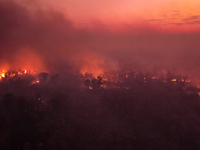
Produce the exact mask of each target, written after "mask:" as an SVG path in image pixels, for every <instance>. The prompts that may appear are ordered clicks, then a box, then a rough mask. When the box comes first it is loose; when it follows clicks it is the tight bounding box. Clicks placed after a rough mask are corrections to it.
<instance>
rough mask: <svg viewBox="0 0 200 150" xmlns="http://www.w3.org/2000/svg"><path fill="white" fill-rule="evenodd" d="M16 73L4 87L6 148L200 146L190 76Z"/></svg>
mask: <svg viewBox="0 0 200 150" xmlns="http://www.w3.org/2000/svg"><path fill="white" fill-rule="evenodd" d="M11 74H12V73H10V74H8V75H7V76H5V77H4V78H3V79H2V80H1V82H0V122H1V123H0V149H2V150H3V149H5V150H10V149H11V150H15V149H16V150H19V149H20V150H94V149H95V150H133V149H138V150H155V149H162V150H169V149H170V150H176V149H183V150H187V149H190V150H191V149H199V148H200V101H199V93H198V92H199V89H198V88H197V87H195V86H194V85H192V83H190V81H189V79H188V78H187V77H183V76H181V75H174V74H172V73H170V72H168V73H167V74H166V75H160V76H159V77H156V76H153V75H151V74H148V73H136V72H128V75H127V72H126V73H123V72H121V73H120V72H118V73H117V74H116V72H115V73H113V72H112V73H111V74H112V75H111V74H107V76H106V75H104V76H103V75H102V76H98V77H97V78H95V77H92V75H89V74H85V75H84V76H83V75H80V74H77V75H70V74H69V75H66V76H65V80H64V77H63V76H61V75H58V74H56V75H53V76H51V75H49V74H48V73H45V72H43V73H40V74H39V75H37V77H36V76H33V75H31V74H28V73H27V74H25V73H24V74H23V75H21V76H17V77H13V76H12V75H11ZM113 74H115V75H113ZM106 77H107V78H106ZM117 77H118V78H117ZM36 78H37V80H38V83H37V82H33V81H34V80H35V79H36Z"/></svg>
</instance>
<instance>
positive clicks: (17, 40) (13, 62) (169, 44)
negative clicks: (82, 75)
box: [0, 1, 200, 77]
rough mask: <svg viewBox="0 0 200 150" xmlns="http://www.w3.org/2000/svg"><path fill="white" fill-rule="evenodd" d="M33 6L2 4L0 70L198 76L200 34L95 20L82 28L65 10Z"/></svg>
mask: <svg viewBox="0 0 200 150" xmlns="http://www.w3.org/2000/svg"><path fill="white" fill-rule="evenodd" d="M31 4H32V5H33V6H34V7H27V6H26V5H20V4H18V3H15V2H14V1H2V2H0V33H1V34H0V63H1V68H3V67H4V66H5V67H9V68H16V67H18V66H19V67H20V68H23V67H30V68H33V69H36V70H37V69H38V70H48V71H59V70H67V69H70V70H74V71H79V72H92V73H95V72H96V73H101V72H103V71H104V70H112V69H132V70H139V71H149V72H152V71H153V70H161V71H162V70H172V71H174V72H177V73H186V74H192V75H195V76H196V77H198V76H199V75H200V71H199V64H200V59H199V57H200V51H199V47H200V42H199V41H200V33H199V32H196V33H195V32H184V31H180V32H174V31H173V30H171V31H170V30H161V28H156V27H155V26H150V25H148V24H145V23H135V25H124V26H123V28H118V27H117V25H116V26H115V25H113V26H111V25H107V24H104V23H102V22H95V23H91V24H88V25H86V26H85V27H81V25H80V26H79V25H77V24H74V23H73V21H71V20H69V19H67V18H66V15H65V14H64V13H63V12H58V11H55V10H53V9H51V8H50V7H49V8H45V9H42V8H40V7H37V5H34V4H33V3H31ZM33 8H34V9H33ZM23 65H25V66H23ZM1 68H0V69H1Z"/></svg>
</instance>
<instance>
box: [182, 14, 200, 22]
mask: <svg viewBox="0 0 200 150" xmlns="http://www.w3.org/2000/svg"><path fill="white" fill-rule="evenodd" d="M183 22H184V23H185V24H200V15H193V16H189V17H187V18H184V19H183Z"/></svg>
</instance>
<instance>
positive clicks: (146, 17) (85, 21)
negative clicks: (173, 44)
mask: <svg viewBox="0 0 200 150" xmlns="http://www.w3.org/2000/svg"><path fill="white" fill-rule="evenodd" d="M16 1H19V2H20V3H22V4H25V5H28V6H29V7H30V9H34V7H33V5H31V3H32V2H31V1H27V0H24V1H22V0H16ZM34 3H35V2H34ZM38 6H39V7H42V8H44V9H45V8H49V7H51V8H54V9H55V10H59V11H62V12H64V14H65V16H66V17H67V18H69V19H70V20H72V21H73V22H74V23H75V25H76V26H86V27H87V26H91V24H92V25H93V24H95V23H101V24H104V25H106V26H108V27H109V26H111V28H113V26H118V27H119V26H123V25H124V24H126V25H127V24H128V25H133V24H139V25H140V24H148V25H155V24H156V25H157V26H159V27H161V28H169V27H175V28H180V27H184V29H185V28H187V29H199V24H200V9H199V8H200V1H199V0H151V1H149V0H109V1H108V0H84V1H83V0H57V1H54V0H42V1H38ZM38 6H36V7H38Z"/></svg>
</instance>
